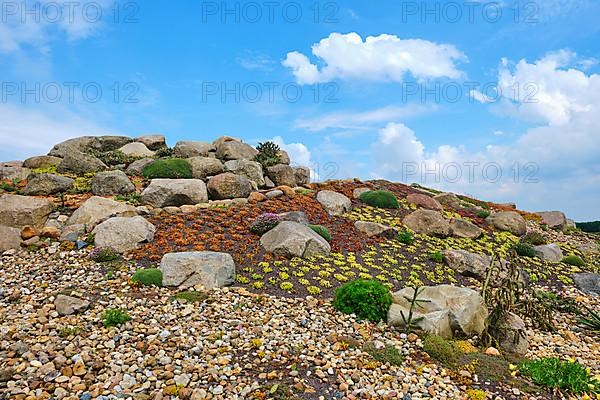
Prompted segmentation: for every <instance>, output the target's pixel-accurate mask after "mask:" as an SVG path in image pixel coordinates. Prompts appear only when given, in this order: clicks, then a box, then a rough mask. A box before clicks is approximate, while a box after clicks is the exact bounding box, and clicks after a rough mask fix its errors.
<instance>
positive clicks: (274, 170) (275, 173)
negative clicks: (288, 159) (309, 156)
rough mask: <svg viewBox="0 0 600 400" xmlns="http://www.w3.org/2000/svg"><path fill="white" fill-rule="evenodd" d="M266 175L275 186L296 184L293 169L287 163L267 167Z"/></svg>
mask: <svg viewBox="0 0 600 400" xmlns="http://www.w3.org/2000/svg"><path fill="white" fill-rule="evenodd" d="M267 176H268V177H269V178H270V179H271V181H273V183H274V184H275V186H289V187H292V188H293V187H295V186H296V176H295V175H294V170H293V169H292V167H290V166H289V165H285V164H277V165H273V166H272V167H268V168H267Z"/></svg>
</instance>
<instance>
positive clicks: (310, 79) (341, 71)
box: [283, 32, 467, 84]
mask: <svg viewBox="0 0 600 400" xmlns="http://www.w3.org/2000/svg"><path fill="white" fill-rule="evenodd" d="M312 54H313V55H314V56H315V57H316V58H318V59H319V63H320V64H322V67H321V68H319V67H318V66H317V65H316V64H312V63H311V62H310V60H309V58H308V57H307V56H306V55H304V54H302V53H300V52H297V51H292V52H290V53H288V54H287V57H286V58H285V60H284V61H283V65H284V66H286V67H288V68H290V69H291V70H292V73H293V74H294V76H295V77H296V81H297V82H298V83H299V84H313V83H318V82H328V81H332V80H334V79H355V80H367V81H385V82H390V81H391V82H403V81H404V79H405V77H406V75H407V74H409V73H410V74H411V75H412V76H413V77H415V78H417V79H421V80H424V79H431V78H443V77H447V78H454V79H456V78H459V77H461V76H462V75H463V73H462V72H461V71H460V70H459V69H458V68H457V66H456V63H458V62H461V61H466V60H467V58H466V56H465V55H464V54H463V53H462V52H461V51H459V50H458V49H457V48H456V47H454V46H452V45H447V44H437V43H434V42H430V41H428V40H422V39H400V38H399V37H398V36H395V35H388V34H382V35H379V36H367V37H366V39H365V40H364V41H363V39H362V38H361V37H360V35H358V34H357V33H355V32H352V33H348V34H341V33H332V34H330V35H329V36H328V37H327V38H324V39H322V40H321V41H320V42H319V43H316V44H314V45H313V46H312Z"/></svg>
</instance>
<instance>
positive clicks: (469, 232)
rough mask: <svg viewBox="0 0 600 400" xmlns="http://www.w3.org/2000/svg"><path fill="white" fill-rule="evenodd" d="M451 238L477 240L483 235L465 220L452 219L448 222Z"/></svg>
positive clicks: (476, 227) (479, 229)
mask: <svg viewBox="0 0 600 400" xmlns="http://www.w3.org/2000/svg"><path fill="white" fill-rule="evenodd" d="M450 229H452V236H454V237H459V238H467V239H477V238H479V237H481V235H483V229H481V228H479V227H478V226H477V225H475V224H474V223H472V222H469V221H467V220H465V219H460V218H452V219H451V220H450Z"/></svg>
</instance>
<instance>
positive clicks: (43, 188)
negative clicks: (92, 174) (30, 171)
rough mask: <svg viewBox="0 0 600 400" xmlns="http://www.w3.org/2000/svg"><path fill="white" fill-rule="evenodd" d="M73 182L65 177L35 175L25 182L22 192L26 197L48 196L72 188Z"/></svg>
mask: <svg viewBox="0 0 600 400" xmlns="http://www.w3.org/2000/svg"><path fill="white" fill-rule="evenodd" d="M74 183H75V181H74V180H73V179H71V178H69V177H66V176H60V175H53V174H37V175H35V176H34V177H33V178H31V179H29V180H28V181H27V185H26V186H25V189H24V190H23V191H24V193H25V194H26V195H27V196H49V195H52V194H56V193H62V192H66V191H68V190H70V189H71V188H73V184H74Z"/></svg>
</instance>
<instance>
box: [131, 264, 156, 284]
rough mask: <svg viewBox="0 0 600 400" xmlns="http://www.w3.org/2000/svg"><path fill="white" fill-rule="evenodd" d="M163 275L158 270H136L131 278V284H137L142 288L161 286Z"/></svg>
mask: <svg viewBox="0 0 600 400" xmlns="http://www.w3.org/2000/svg"><path fill="white" fill-rule="evenodd" d="M162 279H163V274H162V271H161V270H160V269H158V268H148V269H138V270H137V271H135V273H134V274H133V276H132V277H131V281H132V282H139V283H141V284H142V285H144V286H162Z"/></svg>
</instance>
